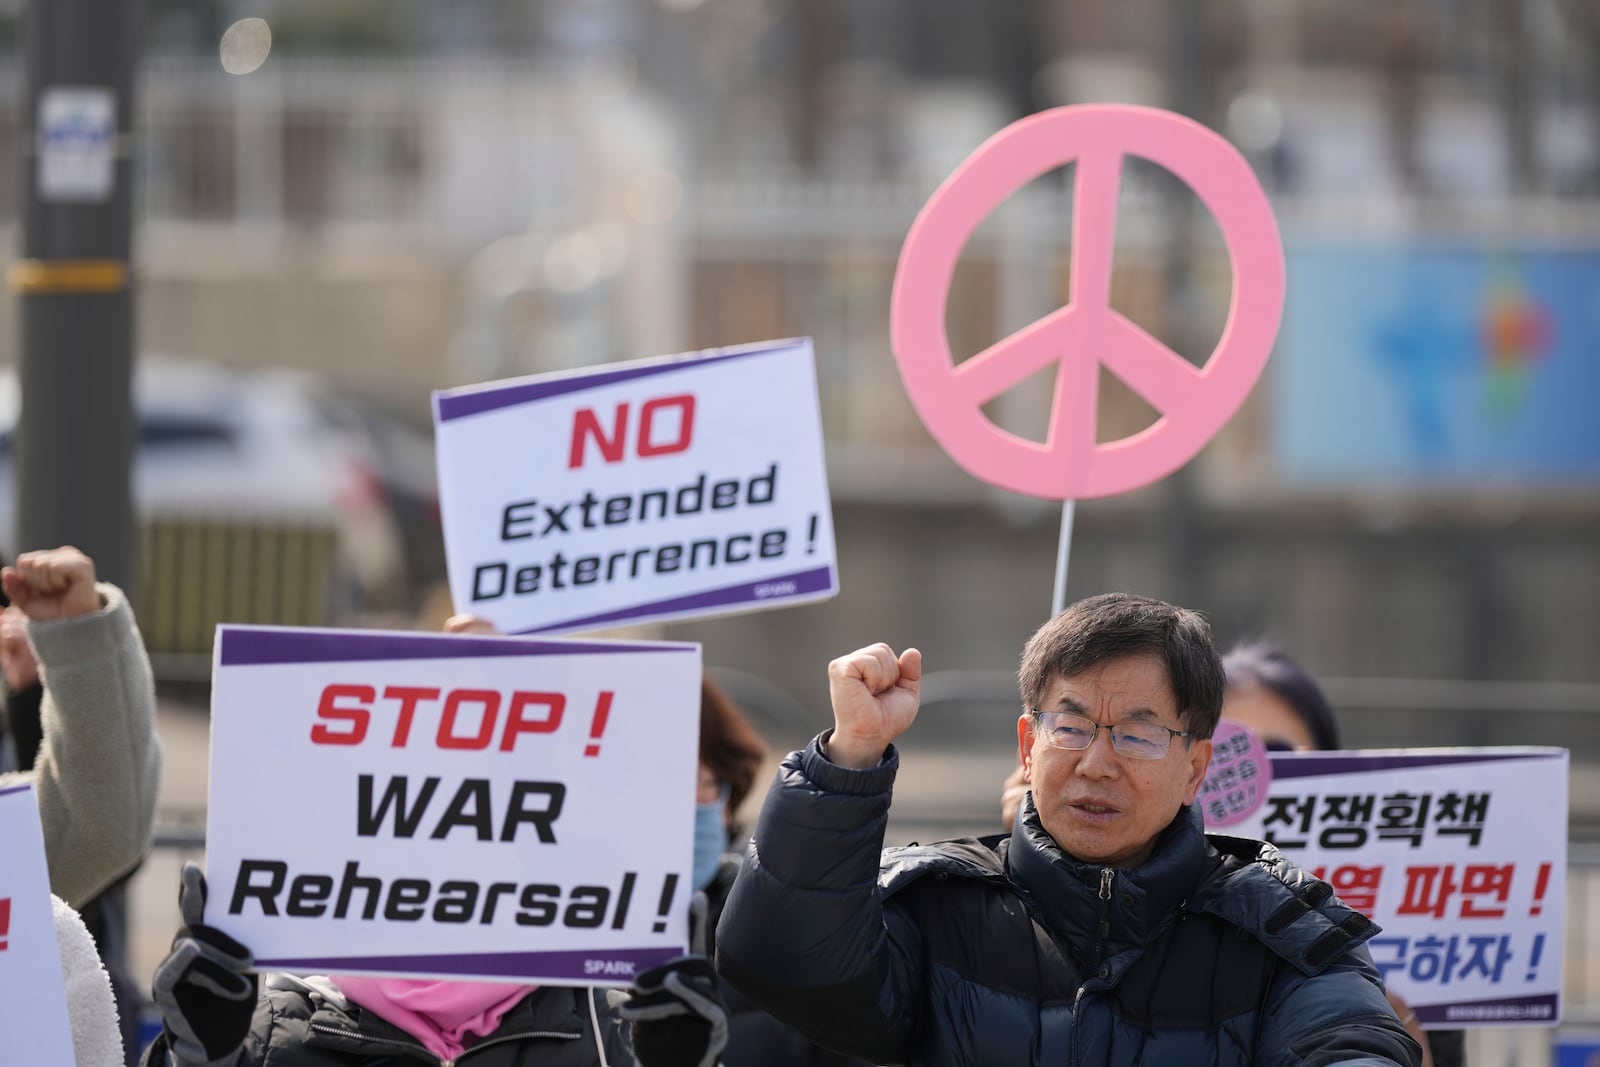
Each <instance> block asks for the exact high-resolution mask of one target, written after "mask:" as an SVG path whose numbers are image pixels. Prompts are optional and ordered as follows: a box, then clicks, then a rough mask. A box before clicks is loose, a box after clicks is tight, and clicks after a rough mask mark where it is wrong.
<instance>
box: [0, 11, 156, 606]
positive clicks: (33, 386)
mask: <svg viewBox="0 0 1600 1067" xmlns="http://www.w3.org/2000/svg"><path fill="white" fill-rule="evenodd" d="M140 7H141V5H140V4H138V3H137V2H136V0H33V2H32V3H31V4H30V5H29V10H28V15H27V43H26V47H27V69H28V74H27V94H26V96H25V97H24V99H23V107H22V114H21V126H22V136H21V138H20V143H21V145H22V151H21V153H20V156H21V160H22V176H21V177H22V184H21V186H20V188H21V190H22V213H23V227H22V256H21V258H20V259H19V260H18V261H17V262H16V263H15V264H14V265H13V266H12V268H11V271H10V277H9V281H10V284H11V291H12V292H13V293H15V294H16V296H17V300H18V305H19V309H18V310H19V318H20V320H21V325H22V330H21V332H22V337H21V348H20V357H19V360H18V369H19V371H20V379H21V392H22V408H21V416H20V419H19V422H18V427H17V433H16V437H15V448H14V450H13V451H14V456H15V470H16V481H17V490H16V492H17V500H16V504H17V525H16V533H15V535H14V542H15V543H14V544H10V545H7V546H5V547H6V548H7V549H9V550H10V551H13V552H19V551H26V550H30V549H38V548H52V547H54V546H56V545H61V544H75V545H77V546H78V547H79V548H81V549H83V550H84V551H85V552H87V553H88V554H89V555H90V556H91V557H93V559H94V561H95V568H96V571H97V572H98V573H99V574H100V576H101V577H104V578H106V579H108V580H110V581H114V582H116V583H117V584H119V585H121V586H122V587H124V588H125V589H129V590H131V589H132V587H133V579H134V567H133V559H134V555H133V505H132V500H131V493H130V491H129V484H128V483H129V474H130V470H129V468H130V462H131V454H132V450H133V444H134V428H133V411H132V398H131V393H132V373H133V338H134V322H133V277H132V270H131V266H130V263H129V257H130V253H131V250H132V232H133V203H132V197H131V195H130V193H131V190H130V185H131V180H132V177H133V113H134V109H133V86H134V68H135V63H136V58H137V54H138V48H137V34H138V29H139V25H140V20H139V15H140Z"/></svg>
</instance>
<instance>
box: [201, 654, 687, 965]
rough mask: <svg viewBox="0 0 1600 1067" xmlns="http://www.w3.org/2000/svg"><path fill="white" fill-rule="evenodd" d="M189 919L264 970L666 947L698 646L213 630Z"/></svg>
mask: <svg viewBox="0 0 1600 1067" xmlns="http://www.w3.org/2000/svg"><path fill="white" fill-rule="evenodd" d="M213 679H214V680H213V688H212V716H211V798H210V809H209V812H208V818H207V830H206V839H207V857H206V868H207V872H206V877H207V881H208V883H209V889H210V893H209V903H208V905H207V909H206V921H207V922H208V923H211V924H212V925H214V926H217V927H219V928H220V929H222V930H224V931H225V932H227V933H228V934H230V935H231V936H233V937H235V938H237V939H238V940H239V941H241V942H242V943H244V944H245V945H248V946H249V947H250V949H251V950H252V951H253V952H254V953H255V957H256V962H257V965H258V966H259V967H261V968H262V969H264V970H288V971H300V972H332V973H369V974H400V975H414V976H424V977H440V978H489V979H521V980H527V981H534V982H544V983H551V984H626V983H627V982H628V981H629V980H630V979H631V978H632V977H633V976H634V975H635V974H637V973H639V972H641V971H643V970H645V969H647V968H649V967H651V966H653V965H655V964H656V963H660V962H662V961H663V960H666V959H669V958H671V957H672V956H674V955H677V954H679V953H681V952H683V951H684V950H685V946H686V945H687V944H688V929H687V908H688V903H689V897H690V894H691V893H692V891H693V887H692V886H690V885H689V884H688V883H689V871H690V858H691V855H692V849H693V826H694V796H695V774H696V761H697V753H698V745H699V728H698V727H699V707H700V649H699V646H698V645H690V644H669V643H660V642H616V641H613V642H596V641H572V640H550V639H529V638H506V637H481V636H471V637H468V636H452V635H434V634H417V633H383V632H361V631H350V630H297V629H286V628H273V627H243V626H223V627H219V628H218V633H217V642H216V653H215V664H214V676H213Z"/></svg>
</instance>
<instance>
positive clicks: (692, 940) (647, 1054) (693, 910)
mask: <svg viewBox="0 0 1600 1067" xmlns="http://www.w3.org/2000/svg"><path fill="white" fill-rule="evenodd" d="M706 911H707V907H706V895H705V894H704V893H696V894H695V895H694V896H693V897H691V898H690V900H689V951H690V953H691V954H690V955H688V956H679V957H678V958H677V959H672V960H668V961H667V962H666V963H663V964H662V965H661V966H659V967H652V968H650V970H648V971H646V972H644V973H643V974H641V975H640V976H639V977H637V978H635V979H634V980H633V985H632V986H631V987H630V988H629V989H628V994H629V996H628V999H627V1000H626V1001H624V1002H623V1003H622V1005H621V1006H620V1007H619V1008H618V1009H617V1014H619V1015H621V1016H622V1017H623V1018H624V1019H626V1020H628V1021H629V1022H630V1023H632V1024H633V1054H634V1057H635V1058H636V1059H637V1060H638V1061H639V1067H716V1062H717V1057H718V1056H720V1055H721V1054H722V1050H723V1048H724V1047H726V1046H727V1044H728V1006H727V1005H726V1004H724V1003H723V1002H722V994H721V993H720V992H718V990H717V972H716V971H715V970H713V969H712V967H711V961H710V960H709V959H707V958H706Z"/></svg>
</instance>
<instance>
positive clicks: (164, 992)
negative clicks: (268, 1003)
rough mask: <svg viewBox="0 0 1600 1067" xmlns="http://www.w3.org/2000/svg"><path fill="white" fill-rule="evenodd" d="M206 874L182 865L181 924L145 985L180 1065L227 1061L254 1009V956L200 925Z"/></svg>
mask: <svg viewBox="0 0 1600 1067" xmlns="http://www.w3.org/2000/svg"><path fill="white" fill-rule="evenodd" d="M205 904H206V879H205V875H203V874H201V873H200V868H199V867H197V866H196V865H195V864H193V863H185V864H184V865H183V885H182V888H181V889H180V890H179V891H178V910H179V912H181V913H182V915H183V923H184V925H183V927H182V929H180V930H179V931H178V936H177V937H175V938H173V940H172V951H171V952H170V953H168V955H167V958H166V959H164V960H162V961H161V966H159V967H157V968H156V974H155V978H154V979H153V980H152V982H151V985H150V992H151V995H152V996H153V997H154V999H155V1002H156V1007H157V1008H159V1009H160V1011H161V1021H162V1023H163V1024H164V1025H165V1026H166V1031H167V1046H168V1047H169V1048H170V1049H171V1050H172V1059H173V1061H174V1063H176V1064H178V1065H180V1067H210V1065H212V1064H220V1063H226V1062H229V1061H231V1060H232V1058H233V1056H234V1054H235V1053H237V1052H238V1051H239V1048H240V1046H242V1045H243V1044H244V1039H245V1037H246V1035H248V1034H249V1033H250V1019H251V1017H252V1016H253V1015H254V1014H255V1010H256V991H257V980H256V976H255V974H254V973H253V972H252V971H251V970H250V967H251V966H252V965H253V964H254V962H255V961H254V959H253V958H252V957H251V955H250V950H249V949H247V948H245V947H244V946H243V945H241V944H239V942H237V941H235V940H234V939H233V938H231V937H229V936H228V935H227V934H225V933H223V932H222V931H221V930H217V929H215V928H213V927H210V926H207V925H205V923H204V922H202V921H201V920H202V919H203V918H204V917H205Z"/></svg>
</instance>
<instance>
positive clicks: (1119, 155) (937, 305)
mask: <svg viewBox="0 0 1600 1067" xmlns="http://www.w3.org/2000/svg"><path fill="white" fill-rule="evenodd" d="M1124 156H1139V157H1141V158H1143V159H1148V160H1150V161H1152V162H1154V163H1156V164H1159V165H1160V166H1162V167H1164V168H1166V169H1167V170H1169V171H1171V172H1172V173H1173V174H1174V175H1176V176H1177V177H1178V178H1179V179H1180V180H1181V181H1183V182H1184V183H1185V184H1186V185H1188V186H1189V187H1190V188H1192V189H1193V190H1194V193H1195V195H1197V196H1198V197H1199V198H1200V200H1201V202H1202V203H1203V204H1204V205H1205V206H1206V207H1207V208H1208V209H1210V211H1211V213H1212V215H1213V216H1214V217H1215V218H1216V220H1217V225H1218V227H1219V228H1220V229H1221V231H1222V239H1223V243H1224V244H1225V245H1226V246H1227V250H1228V256H1229V259H1230V260H1231V261H1232V264H1233V273H1234V278H1233V295H1232V301H1231V304H1230V306H1229V308H1228V321H1227V324H1226V326H1225V327H1224V328H1223V333H1222V338H1221V340H1219V341H1218V342H1217V347H1216V349H1215V350H1214V351H1213V352H1212V353H1211V354H1210V356H1209V357H1208V358H1207V360H1206V362H1205V364H1204V365H1203V366H1200V367H1196V366H1194V365H1193V364H1191V363H1190V362H1189V361H1188V360H1187V359H1185V358H1184V357H1183V356H1181V355H1179V354H1178V353H1177V352H1174V351H1172V350H1171V349H1169V348H1167V347H1166V346H1165V345H1163V344H1161V343H1160V342H1158V341H1156V340H1155V338H1154V337H1152V336H1151V335H1150V334H1149V333H1148V332H1147V331H1146V330H1144V329H1142V328H1141V327H1139V326H1138V325H1137V324H1135V323H1134V322H1132V321H1130V320H1129V319H1128V318H1127V317H1126V316H1124V315H1123V314H1122V313H1120V312H1118V311H1117V310H1115V309H1114V308H1113V307H1112V306H1111V280H1112V268H1113V264H1112V260H1113V256H1114V253H1115V249H1116V220H1117V200H1118V196H1119V190H1120V188H1121V183H1122V159H1123V157H1124ZM1067 163H1071V164H1072V165H1073V183H1074V188H1073V216H1072V272H1071V278H1072V281H1071V285H1072V292H1071V302H1070V303H1068V304H1067V306H1066V307H1063V308H1059V309H1057V310H1056V311H1053V312H1051V313H1050V314H1049V315H1046V316H1045V317H1044V318H1042V319H1040V320H1039V321H1037V322H1035V323H1033V324H1031V325H1029V326H1028V327H1026V328H1025V329H1022V330H1019V331H1018V332H1017V333H1015V334H1012V335H1011V336H1009V337H1006V338H1003V339H1001V340H1000V341H998V342H996V343H995V344H994V345H992V346H990V347H989V348H988V349H986V350H984V351H983V352H980V353H978V354H977V355H975V356H973V357H971V358H970V359H967V360H965V361H963V362H961V363H959V364H957V363H956V362H955V361H954V358H953V357H952V355H951V352H950V342H949V338H948V337H947V336H946V333H945V318H946V304H947V302H948V299H949V295H950V286H951V283H952V281H953V280H954V277H955V269H956V263H957V260H958V259H959V258H960V255H961V250H962V249H963V248H964V247H965V246H966V244H967V242H968V240H969V239H970V238H971V237H972V235H973V233H974V232H975V231H976V230H977V228H978V226H979V225H980V224H981V223H982V222H983V220H984V219H985V218H986V217H987V216H989V215H990V214H991V213H993V212H994V211H995V210H996V209H997V208H998V207H999V206H1000V205H1001V203H1002V202H1004V201H1005V200H1006V198H1007V197H1009V196H1010V195H1011V194H1012V193H1014V192H1016V190H1018V189H1020V188H1021V187H1022V186H1024V185H1026V184H1027V183H1028V182H1030V181H1033V180H1034V179H1036V178H1039V177H1042V176H1043V175H1044V174H1046V173H1047V172H1049V171H1051V170H1053V169H1055V168H1057V167H1060V166H1062V165H1064V164H1067ZM1283 293H1284V269H1283V246H1282V243H1281V242H1280V241H1279V238H1278V224H1277V220H1276V219H1274V218H1273V215H1272V206H1271V204H1270V203H1269V202H1268V201H1267V196H1266V193H1265V192H1264V191H1263V190H1262V188H1261V184H1260V182H1258V181H1257V180H1256V177H1255V172H1254V171H1253V170H1252V169H1251V167H1250V164H1249V162H1248V161H1247V160H1246V159H1245V158H1244V156H1243V155H1241V154H1240V153H1239V151H1238V150H1237V149H1235V148H1234V147H1233V146H1232V145H1230V144H1229V143H1228V142H1227V141H1225V140H1223V139H1222V138H1221V137H1219V136H1218V135H1217V134H1215V133H1213V132H1212V131H1211V130H1209V129H1207V128H1206V127H1204V126H1202V125H1200V124H1199V123H1197V122H1195V121H1193V120H1192V119H1188V118H1185V117H1184V116H1182V115H1178V114H1176V113H1174V112H1170V111H1162V110H1160V109H1157V108H1146V107H1127V106H1120V105H1118V106H1113V105H1091V106H1074V107H1058V108H1052V109H1051V110H1049V111H1043V112H1040V113H1039V114H1037V115H1030V116H1028V117H1027V118H1024V119H1020V120H1018V121H1017V122H1014V123H1012V124H1011V125H1010V126H1007V127H1006V128H1005V129H1003V130H1001V131H1000V132H999V133H997V134H995V135H994V136H993V137H991V138H989V140H987V141H985V142H984V143H983V144H982V145H980V146H979V147H978V149H977V151H975V152H973V154H972V155H971V156H970V157H968V158H967V160H966V161H965V162H963V163H962V164H961V166H960V167H958V168H956V170H955V172H954V173H953V174H951V175H950V177H949V178H947V179H946V180H945V182H944V184H943V185H941V186H940V187H939V190H938V191H937V192H936V193H935V194H934V195H933V197H932V198H930V199H929V201H928V202H927V204H925V205H924V206H923V208H922V210H921V211H920V212H919V213H918V214H917V218H916V221H915V222H914V223H913V224H912V226H911V231H910V233H908V234H907V235H906V242H905V245H904V247H903V248H902V249H901V251H900V261H899V264H898V265H897V267H896V268H895V276H894V291H893V294H892V297H891V311H890V329H891V337H892V341H893V346H894V354H895V359H896V360H897V361H898V362H899V366H900V376H901V378H902V379H903V380H904V382H905V386H906V392H907V393H909V394H910V396H911V402H912V404H913V405H914V406H915V407H916V409H917V414H918V415H919V416H921V418H922V421H923V424H924V425H926V426H927V427H928V432H929V433H931V434H932V435H933V436H934V439H935V440H937V441H938V442H939V444H940V445H941V446H942V447H943V448H944V450H945V451H946V452H947V453H949V455H950V458H952V459H954V460H955V461H956V462H957V463H959V464H960V465H961V466H962V467H963V468H964V469H965V470H967V471H968V472H969V473H970V474H973V475H974V476H976V477H978V478H982V479H983V480H984V481H986V482H989V483H990V484H992V485H997V486H1001V487H1002V488H1005V489H1010V490H1012V491H1014V492H1018V493H1027V494H1030V495H1032V496H1037V497H1042V498H1045V499H1049V500H1060V501H1063V507H1062V512H1061V540H1060V550H1059V559H1058V561H1057V566H1056V582H1055V595H1054V598H1053V609H1052V610H1053V613H1054V612H1059V611H1060V610H1061V609H1062V607H1063V606H1064V603H1065V592H1066V576H1067V561H1068V558H1069V555H1070V548H1071V541H1072V520H1073V501H1074V500H1076V499H1078V498H1086V497H1102V496H1112V495H1115V494H1117V493H1124V492H1127V491H1128V490H1130V489H1135V488H1137V487H1139V486H1141V485H1145V484H1147V483H1150V482H1154V481H1157V480H1158V479H1161V478H1164V477H1166V476H1167V475H1168V474H1171V473H1172V472H1173V471H1175V470H1177V469H1178V468H1179V467H1181V466H1183V464H1185V463H1187V462H1188V461H1189V460H1190V459H1191V458H1193V457H1194V455H1195V454H1196V453H1198V452H1199V451H1200V449H1201V448H1203V447H1204V446H1205V444H1206V442H1207V441H1209V440H1211V437H1212V435H1213V434H1215V433H1216V432H1217V431H1218V430H1219V429H1221V428H1222V426H1223V424H1224V423H1226V422H1227V421H1228V419H1229V418H1230V417H1232V415H1233V413H1234V412H1235V411H1236V410H1238V408H1239V405H1240V404H1242V403H1243V402H1244V398H1245V396H1246V395H1248V394H1249V392H1250V388H1251V386H1253V385H1254V384H1255V381H1256V378H1257V377H1258V376H1259V375H1260V374H1261V370H1262V368H1263V367H1264V366H1265V365H1266V362H1267V357H1268V355H1270V354H1271V351H1272V343H1273V339H1274V338H1275V337H1276V336H1277V333H1278V322H1279V319H1280V317H1281V315H1282V313H1283ZM1102 366H1104V367H1105V369H1106V370H1108V371H1110V372H1111V373H1112V374H1114V375H1116V376H1117V377H1118V378H1119V379H1121V380H1122V381H1123V382H1124V383H1126V384H1127V385H1128V387H1129V388H1131V389H1132V390H1133V391H1134V392H1135V393H1138V394H1139V395H1140V396H1141V397H1142V398H1144V400H1146V401H1147V402H1148V403H1149V404H1150V406H1151V407H1153V408H1155V410H1156V411H1157V412H1158V413H1159V416H1160V417H1159V418H1158V419H1157V420H1156V422H1155V423H1154V425H1152V426H1149V427H1147V428H1146V429H1144V430H1142V431H1140V432H1139V433H1136V434H1134V435H1132V436H1130V437H1127V438H1124V439H1122V440H1118V441H1108V442H1103V443H1102V442H1100V441H1099V440H1098V435H1097V432H1096V408H1097V405H1098V397H1099V376H1100V369H1101V367H1102ZM1046 369H1054V371H1055V375H1056V380H1055V386H1054V404H1053V406H1052V409H1051V413H1050V425H1049V431H1048V434H1047V437H1046V440H1044V441H1042V442H1040V441H1031V440H1027V439H1025V438H1022V437H1018V436H1017V435H1015V434H1013V433H1010V432H1009V431H1006V430H1003V429H1001V428H1000V427H999V426H997V425H995V424H994V423H993V422H992V421H991V420H990V418H989V416H988V415H987V414H986V413H985V412H984V410H983V408H984V405H986V404H988V403H989V402H990V401H992V400H994V399H995V398H996V397H998V396H1000V395H1001V394H1003V393H1005V392H1007V391H1008V390H1011V389H1013V388H1016V387H1017V386H1018V385H1020V384H1021V383H1023V382H1024V381H1027V380H1029V379H1030V378H1031V377H1032V376H1033V375H1035V374H1036V373H1038V372H1039V371H1042V370H1046Z"/></svg>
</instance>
